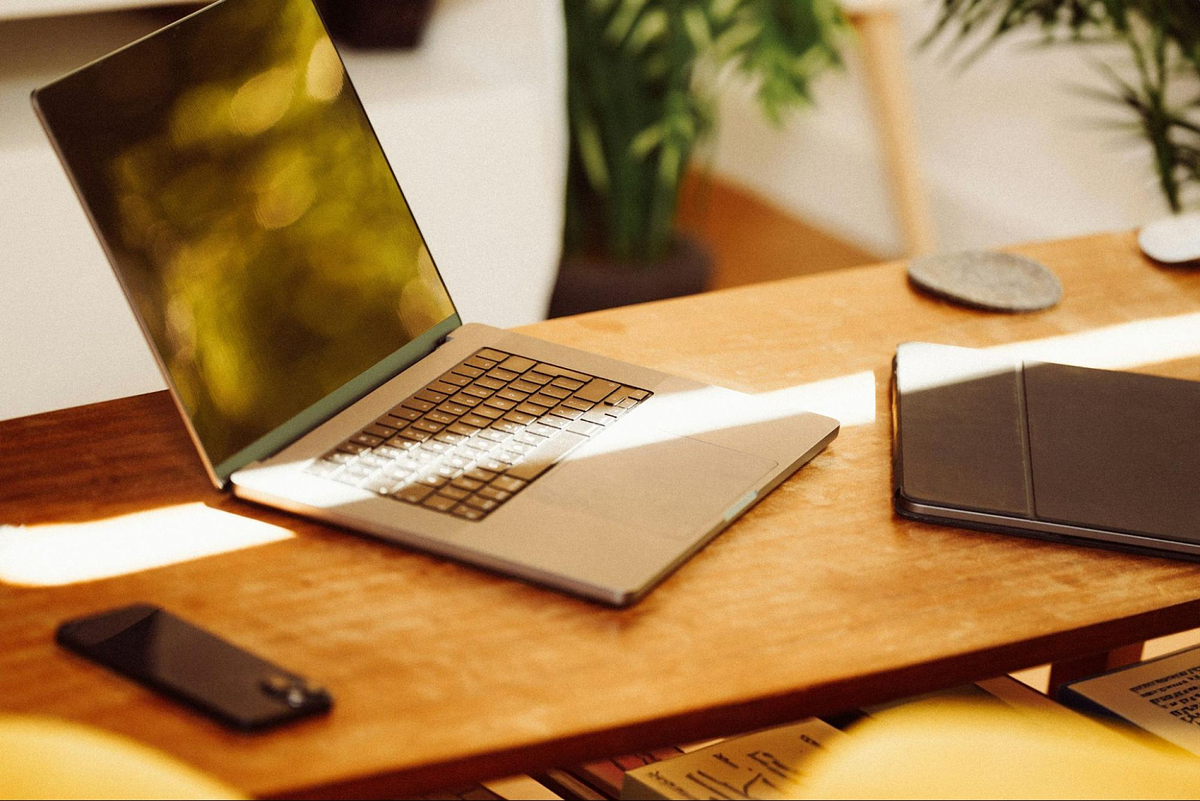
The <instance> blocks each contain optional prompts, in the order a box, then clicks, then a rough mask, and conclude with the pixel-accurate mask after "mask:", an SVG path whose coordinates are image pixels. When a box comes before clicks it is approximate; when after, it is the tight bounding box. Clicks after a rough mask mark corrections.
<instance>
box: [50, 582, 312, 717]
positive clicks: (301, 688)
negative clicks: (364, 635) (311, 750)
mask: <svg viewBox="0 0 1200 801" xmlns="http://www.w3.org/2000/svg"><path fill="white" fill-rule="evenodd" d="M55 640H57V641H58V643H59V644H60V645H62V646H64V647H66V648H69V649H71V650H72V651H75V652H76V653H78V654H80V655H82V656H85V657H87V658H88V659H91V660H93V661H95V662H99V663H100V664H101V665H104V666H105V667H107V668H111V669H112V670H115V671H117V672H118V673H121V674H123V675H125V676H128V677H129V678H131V679H133V680H135V681H138V682H140V683H142V684H144V685H146V686H148V687H150V688H152V689H154V690H157V691H159V692H161V693H163V694H165V695H168V696H170V697H171V698H174V699H176V700H179V701H182V702H183V703H185V704H187V705H189V706H191V707H193V708H195V709H197V710H199V711H200V712H203V713H204V714H206V715H209V716H210V717H213V718H215V719H216V720H217V721H219V722H220V723H223V724H225V725H226V726H231V727H233V728H236V729H241V730H243V731H251V730H256V729H265V728H268V727H270V726H277V725H279V724H281V723H287V722H289V721H292V720H297V719H299V718H304V717H308V716H310V715H318V714H322V713H325V712H328V711H329V709H330V708H331V707H332V706H333V698H332V697H331V696H330V694H329V692H328V691H326V690H325V689H323V688H321V687H318V686H315V685H313V684H311V683H310V682H309V681H307V680H306V679H305V678H304V677H303V676H300V675H297V674H295V673H292V672H290V671H287V670H284V669H283V668H281V667H279V666H278V665H274V664H272V663H271V662H268V661H267V660H265V659H260V658H259V657H257V656H255V655H254V654H251V653H249V652H247V651H244V650H242V649H241V648H238V647H237V646H235V645H231V644H230V643H228V642H226V641H225V640H222V639H221V638H220V637H217V636H215V635H213V634H210V633H209V632H207V631H204V630H203V629H201V628H199V627H198V626H196V625H194V624H192V623H189V622H187V621H186V620H182V619H180V618H178V617H176V616H175V615H172V614H171V613H170V612H167V611H165V610H163V609H160V608H159V607H157V606H151V605H149V604H135V605H133V606H126V607H122V608H120V609H113V610H110V611H108V612H101V613H100V614H97V615H91V616H89V617H85V618H79V619H78V620H70V621H67V622H66V623H63V624H62V625H61V626H59V627H58V632H57V634H56V635H55Z"/></svg>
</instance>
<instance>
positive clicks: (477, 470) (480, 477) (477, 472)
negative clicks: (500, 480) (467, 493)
mask: <svg viewBox="0 0 1200 801" xmlns="http://www.w3.org/2000/svg"><path fill="white" fill-rule="evenodd" d="M464 475H466V477H467V478H470V479H474V480H475V481H482V482H485V483H486V482H488V481H491V480H492V479H493V478H495V477H496V473H495V471H492V470H484V469H483V468H482V467H474V468H472V469H470V470H468V471H467V472H466V473H465V474H464Z"/></svg>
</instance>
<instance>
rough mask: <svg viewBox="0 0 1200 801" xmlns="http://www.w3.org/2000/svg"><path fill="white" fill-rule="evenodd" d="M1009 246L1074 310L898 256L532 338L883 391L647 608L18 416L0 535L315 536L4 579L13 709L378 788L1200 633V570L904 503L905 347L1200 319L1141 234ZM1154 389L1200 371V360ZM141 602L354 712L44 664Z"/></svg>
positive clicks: (201, 757) (156, 421)
mask: <svg viewBox="0 0 1200 801" xmlns="http://www.w3.org/2000/svg"><path fill="white" fill-rule="evenodd" d="M1018 250H1019V251H1020V252H1022V253H1025V254H1027V255H1029V256H1032V257H1034V258H1037V259H1041V260H1043V261H1045V262H1046V263H1047V264H1049V265H1050V266H1052V267H1053V268H1054V269H1055V271H1056V272H1057V273H1058V274H1059V276H1060V277H1061V278H1062V280H1063V283H1064V285H1065V290H1066V291H1065V299H1064V301H1063V303H1062V305H1061V306H1059V307H1058V308H1056V309H1054V310H1051V311H1048V312H1044V313H1039V314H1034V315H1023V316H1006V315H999V314H988V313H982V312H975V311H967V310H962V309H958V308H955V307H952V306H949V305H947V304H945V303H942V302H939V301H936V300H932V299H929V298H926V297H923V296H921V295H918V294H916V293H914V292H913V291H911V290H910V289H909V287H908V286H907V284H906V281H905V277H904V266H903V264H900V263H895V264H886V265H879V266H872V267H864V268H858V269H853V270H846V271H842V272H837V273H824V274H820V275H814V276H808V277H804V278H798V279H794V280H787V281H780V282H777V283H772V284H765V285H760V286H756V287H746V288H739V289H732V290H727V291H723V292H718V293H712V294H709V295H703V296H699V297H694V298H688V299H681V300H675V301H667V302H663V303H658V304H654V305H648V306H642V307H631V308H626V309H619V310H613V311H608V312H600V313H596V314H593V315H588V316H584V317H579V318H575V319H563V320H555V321H551V322H547V323H542V324H538V325H536V326H532V327H530V328H528V329H526V330H527V331H528V332H529V333H532V334H535V335H538V336H542V337H544V338H547V339H551V340H554V341H556V342H560V343H563V344H567V345H576V346H579V347H585V348H590V349H592V350H595V351H598V352H601V353H604V354H606V355H610V356H615V357H618V358H624V359H628V360H630V361H634V362H640V363H643V364H646V365H649V366H652V367H656V368H659V369H663V370H667V371H671V372H675V373H678V374H680V375H683V376H687V377H689V378H695V379H700V380H704V381H710V382H713V383H718V384H723V385H725V386H729V387H732V388H735V389H739V390H745V391H748V392H765V391H770V390H775V389H780V388H783V387H788V386H793V385H796V384H801V383H805V382H811V381H818V380H821V379H828V378H833V377H838V376H844V375H848V374H853V373H857V372H860V371H866V370H869V371H872V372H873V373H874V375H875V377H876V404H877V406H876V408H877V410H878V414H877V417H876V420H875V421H874V422H873V423H870V424H865V425H859V426H854V427H848V428H846V429H844V430H843V432H842V434H841V437H840V438H839V439H838V440H837V441H836V442H835V443H834V444H833V445H832V446H831V447H830V448H829V449H828V450H827V451H826V452H825V453H823V454H822V455H820V456H818V457H817V459H816V460H814V461H813V462H812V463H811V464H810V465H809V466H807V467H805V468H804V469H803V470H801V471H800V472H799V473H798V474H797V475H796V476H794V477H793V478H792V479H790V480H789V481H787V482H786V483H785V484H784V485H783V486H781V487H780V488H779V489H778V490H777V491H776V492H774V493H772V494H771V495H770V496H769V497H767V498H766V499H764V500H763V501H762V502H761V503H760V504H759V505H758V506H757V507H756V508H755V509H754V510H752V511H751V512H750V513H749V515H748V516H747V517H746V518H745V519H744V520H743V521H741V522H739V523H738V524H737V525H735V526H733V527H732V528H731V529H730V530H729V531H728V532H726V533H725V534H723V535H722V536H721V537H719V538H718V539H717V540H716V541H715V542H714V543H713V544H712V545H710V546H709V547H708V548H706V549H705V550H704V551H703V552H701V553H700V554H699V555H698V556H697V557H696V558H695V559H693V560H692V561H691V562H689V563H688V564H687V565H685V566H684V567H683V568H682V569H681V570H680V571H679V572H678V573H676V574H675V575H674V576H673V577H671V578H670V579H668V580H667V581H666V582H665V583H664V584H663V585H662V586H661V587H660V588H659V589H657V590H656V591H655V592H653V593H652V594H651V595H650V596H649V597H648V598H647V599H646V600H644V601H643V602H642V603H640V604H639V605H637V606H635V607H633V608H631V609H628V610H622V611H616V610H609V609H604V608H600V607H597V606H594V605H591V604H588V603H585V602H582V601H576V600H572V599H570V598H566V597H563V596H560V595H557V594H555V593H552V592H549V591H544V590H539V589H536V588H532V587H528V586H525V585H522V584H520V583H517V582H515V581H510V580H507V579H504V578H500V577H496V576H491V575H488V574H485V573H482V572H479V571H477V570H473V569H469V568H465V567H460V566H458V565H455V564H452V563H449V562H446V561H443V560H441V559H435V558H432V557H428V556H424V555H421V554H417V553H412V552H408V551H405V550H402V549H399V548H395V547H389V546H386V545H382V544H378V543H375V542H372V541H369V540H366V539H361V538H359V537H356V536H353V535H351V534H348V533H345V532H341V531H337V530H333V529H330V528H327V527H325V526H322V525H317V524H314V523H310V522H307V521H304V520H302V519H299V518H295V517H291V516H288V515H285V514H282V513H277V512H273V511H271V510H267V509H260V508H257V507H254V506H250V505H247V504H243V503H239V502H236V501H234V500H231V499H228V498H226V497H224V496H222V495H221V494H219V493H217V492H216V491H214V490H212V489H211V487H210V486H209V484H208V483H207V481H206V479H205V477H204V473H203V471H202V469H201V467H200V464H199V461H198V460H197V458H196V456H195V455H194V453H193V452H192V450H191V446H190V443H189V441H188V439H187V436H186V434H185V433H184V429H183V426H182V424H181V423H180V422H179V421H178V420H177V419H176V417H175V412H174V410H173V408H172V406H171V403H170V402H169V400H168V399H167V398H166V397H165V396H163V395H161V394H156V395H148V396H142V397H137V398H131V399H126V400H121V401H114V402H112V403H106V404H100V405H97V406H90V407H83V408H80V409H73V410H67V411H63V412H55V413H51V414H47V415H41V416H38V417H32V418H25V419H21V420H15V421H10V422H6V423H0V522H2V523H9V524H12V523H26V524H33V523H44V522H57V521H64V520H70V521H85V520H90V519H97V518H101V517H105V516H109V515H113V514H119V513H123V512H127V511H131V510H134V509H145V508H154V507H159V506H164V505H169V504H176V503H183V502H194V501H205V502H208V503H210V504H213V505H215V506H217V507H218V508H220V509H223V510H226V511H228V512H230V513H232V514H241V515H250V516H253V517H256V518H260V519H263V520H267V521H269V522H271V523H275V524H277V525H281V526H285V527H287V528H289V529H291V530H292V531H294V532H295V533H296V535H297V536H296V537H295V538H293V539H290V540H287V541H284V542H279V543H274V544H270V545H264V546H260V547H256V548H250V549H246V550H242V551H236V552H232V553H227V554H223V555H220V556H213V557H209V558H205V559H200V560H196V561H192V562H187V563H183V564H177V565H174V566H171V567H165V568H160V569H156V570H151V571H145V572H141V573H137V574H133V575H127V576H122V577H118V578H113V579H108V580H103V581H95V582H90V583H85V584H75V585H70V586H64V587H56V588H27V587H15V586H0V609H3V610H4V612H3V615H2V616H0V710H3V711H8V712H31V713H41V714H50V715H56V716H61V717H66V718H70V719H74V720H79V721H84V722H87V723H91V724H94V725H98V726H101V727H103V728H106V729H110V730H113V731H117V732H122V733H125V734H128V735H131V736H133V737H135V738H137V739H139V740H143V741H145V742H147V743H150V744H152V745H154V746H157V747H159V748H162V749H164V750H166V751H168V752H170V753H172V754H175V755H178V756H180V757H182V758H183V759H185V760H187V761H188V762H191V763H193V764H195V765H197V766H198V767H200V768H203V769H205V770H207V771H210V772H211V773H213V774H215V775H216V776H218V777H220V778H221V779H224V780H226V781H228V782H230V783H231V784H233V785H234V786H237V787H240V788H243V789H244V790H246V791H248V792H250V793H253V794H257V795H293V796H299V795H304V796H311V795H356V794H374V795H378V794H382V793H401V792H405V791H407V792H414V791H418V790H421V789H427V788H432V787H435V786H451V785H456V784H465V783H468V782H470V781H472V780H475V779H479V778H485V777H490V776H499V775H508V774H512V773H515V772H518V771H522V770H527V769H533V768H535V767H539V766H546V765H552V764H564V763H569V762H572V761H580V760H582V759H584V758H589V757H597V756H602V755H607V754H613V753H627V752H630V751H634V750H637V749H641V748H647V747H652V746H657V745H661V744H664V743H674V742H686V741H690V740H699V739H702V738H705V737H708V736H712V735H717V734H722V733H728V732H730V731H739V730H746V729H749V728H754V727H758V726H762V725H766V724H770V723H774V722H782V721H786V720H790V719H795V718H797V717H800V716H803V715H806V714H814V713H821V712H830V711H834V710H837V709H841V708H845V707H847V706H850V705H854V704H865V703H872V702H877V701H882V700H884V699H887V698H892V697H897V696H902V695H906V694H911V693H915V692H919V691H925V690H929V689H933V688H935V687H941V686H947V685H951V684H955V683H958V682H962V681H966V680H973V679H980V678H983V677H987V676H994V675H997V674H1000V673H1004V672H1007V671H1010V670H1014V669H1017V668H1022V667H1027V666H1030V665H1036V664H1043V663H1046V662H1051V661H1055V660H1060V659H1066V658H1072V657H1079V656H1084V655H1087V654H1092V653H1096V652H1099V651H1103V650H1108V649H1111V648H1114V647H1117V646H1121V645H1125V644H1127V643H1130V642H1134V641H1142V640H1145V639H1147V638H1149V637H1154V636H1158V635H1162V634H1166V633H1169V632H1173V631H1179V630H1183V629H1186V628H1191V627H1194V626H1195V621H1196V619H1197V615H1198V614H1200V566H1198V565H1195V564H1190V563H1186V562H1177V561H1168V560H1164V559H1154V558H1148V557H1134V556H1127V555H1121V554H1116V553H1110V552H1105V551H1100V550H1093V549H1085V548H1075V547H1067V546H1061V545H1054V544H1050V543H1042V542H1037V541H1030V540H1023V539H1019V538H1015V537H1006V536H1000V535H990V534H983V533H977V532H970V531H964V530H958V529H953V528H943V527H936V526H930V525H923V524H918V523H914V522H909V521H905V520H901V519H898V518H897V517H896V516H895V515H894V514H893V512H892V508H891V504H890V498H889V490H890V464H889V443H890V431H889V420H888V409H887V403H886V390H887V382H888V375H889V362H890V359H891V358H892V355H893V352H894V349H895V347H896V345H897V343H899V342H903V341H906V340H926V341H933V342H942V343H949V344H958V345H968V346H986V345H992V344H997V343H1002V342H1011V341H1018V340H1029V339H1037V338H1041V337H1048V336H1055V335H1060V334H1066V333H1071V332H1077V331H1083V330H1087V329H1091V328H1095V327H1099V326H1108V325H1113V324H1117V323H1122V322H1128V321H1133V320H1140V319H1144V318H1153V317H1161V316H1167V315H1177V314H1184V313H1193V312H1197V311H1200V274H1197V273H1189V272H1184V271H1171V270H1164V269H1160V268H1157V267H1154V266H1152V265H1150V264H1148V263H1147V262H1146V261H1144V260H1143V259H1142V257H1141V256H1140V255H1139V254H1138V252H1137V248H1136V245H1135V242H1134V238H1133V237H1132V236H1131V235H1125V234H1121V235H1102V236H1096V237H1091V238H1088V239H1083V240H1077V241H1072V242H1064V243H1052V244H1043V245H1033V246H1029V247H1023V248H1019V249H1018ZM1147 369H1153V370H1158V371H1162V372H1165V373H1167V374H1171V375H1177V376H1183V377H1191V378H1200V359H1198V358H1185V359H1177V360H1176V361H1173V362H1171V363H1170V364H1167V365H1163V366H1153V367H1150V368H1147ZM171 535H172V532H170V531H164V532H163V536H164V537H169V536H171ZM2 557H3V554H2V552H0V558H2ZM70 557H71V555H70V554H63V556H62V558H64V559H69V558H70ZM138 600H143V601H149V602H153V603H158V604H162V605H164V606H166V607H168V608H170V609H172V610H174V611H176V612H177V613H179V614H182V615H184V616H185V617H188V618H191V619H193V620H196V621H197V622H199V623H201V624H203V625H206V626H208V627H210V628H211V629H213V630H214V631H216V632H218V633H220V634H223V635H225V636H227V637H229V638H230V639H233V640H234V641H236V642H238V643H241V644H243V645H245V646H246V647H249V648H251V649H253V650H255V651H257V652H260V653H262V654H264V655H268V656H270V657H271V658H273V659H275V660H277V661H279V662H280V663H282V664H283V665H286V666H289V667H292V668H294V669H297V670H301V671H304V672H305V673H307V674H309V675H311V676H313V677H315V678H317V679H318V680H320V681H323V682H325V683H327V684H328V685H329V686H330V687H331V688H332V690H333V692H334V693H335V694H336V696H337V707H336V709H335V710H334V712H333V714H332V715H331V716H329V717H328V718H327V719H324V720H318V721H312V722H308V723H304V724H302V725H299V726H295V727H293V728H290V729H286V730H280V731H277V732H274V733H270V734H266V735H262V736H254V737H247V736H240V735H236V734H230V733H227V732H224V731H222V730H220V729H219V728H218V727H216V726H215V725H212V724H209V723H207V722H206V721H204V720H203V719H200V718H197V717H195V716H193V715H191V714H189V713H187V712H183V711H180V710H179V709H178V708H177V707H175V706H174V705H173V704H171V703H169V702H167V701H163V700H160V699H158V698H156V697H155V696H153V695H151V694H150V693H148V692H146V691H144V690H142V689H140V688H139V687H137V686H136V685H133V684H131V683H129V682H126V681H123V680H120V679H117V678H114V677H113V676H111V675H109V674H107V673H106V672H105V671H104V670H102V669H100V668H97V667H94V666H92V665H90V664H87V663H85V662H83V661H82V660H80V659H78V658H75V657H73V656H71V655H69V654H67V653H64V652H62V651H60V650H58V649H57V648H56V647H55V646H54V644H53V642H52V639H51V638H52V634H53V631H54V627H55V625H56V624H57V623H58V622H59V621H61V620H63V619H65V618H68V617H72V616H76V615H80V614H84V613H87V612H92V611H95V610H99V609H102V608H105V607H109V606H114V605H117V604H125V603H129V602H132V601H138Z"/></svg>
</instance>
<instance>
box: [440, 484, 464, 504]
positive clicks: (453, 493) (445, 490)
mask: <svg viewBox="0 0 1200 801" xmlns="http://www.w3.org/2000/svg"><path fill="white" fill-rule="evenodd" d="M438 495H441V496H443V497H446V498H453V499H454V500H456V501H465V500H466V499H467V498H469V497H471V493H470V492H468V491H467V490H465V489H459V488H458V487H455V486H454V485H450V486H449V487H442V488H441V489H440V490H438Z"/></svg>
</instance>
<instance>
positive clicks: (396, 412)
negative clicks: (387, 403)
mask: <svg viewBox="0 0 1200 801" xmlns="http://www.w3.org/2000/svg"><path fill="white" fill-rule="evenodd" d="M424 411H429V410H428V409H425V410H424ZM421 412H422V410H420V409H416V408H412V409H410V408H408V407H406V406H405V405H404V404H403V403H402V404H400V405H399V406H397V407H396V408H395V409H392V410H391V411H390V412H388V414H389V415H391V416H392V417H399V418H400V419H401V420H410V421H411V420H416V419H417V418H419V417H420V416H421Z"/></svg>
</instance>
